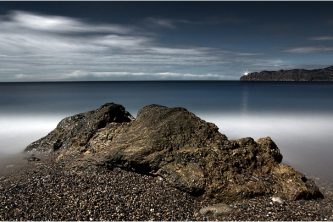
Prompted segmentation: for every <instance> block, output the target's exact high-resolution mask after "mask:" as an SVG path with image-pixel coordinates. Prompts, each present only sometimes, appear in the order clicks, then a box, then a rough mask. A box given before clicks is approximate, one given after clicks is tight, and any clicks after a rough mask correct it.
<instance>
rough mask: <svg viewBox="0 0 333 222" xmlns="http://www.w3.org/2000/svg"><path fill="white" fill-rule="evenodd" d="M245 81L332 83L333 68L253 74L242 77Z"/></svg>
mask: <svg viewBox="0 0 333 222" xmlns="http://www.w3.org/2000/svg"><path fill="white" fill-rule="evenodd" d="M240 80H245V81H332V80H333V66H330V67H327V68H324V69H313V70H306V69H292V70H279V71H262V72H253V73H249V74H247V75H244V76H242V77H241V78H240Z"/></svg>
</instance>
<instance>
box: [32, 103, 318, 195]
mask: <svg viewBox="0 0 333 222" xmlns="http://www.w3.org/2000/svg"><path fill="white" fill-rule="evenodd" d="M58 144H59V145H58ZM55 147H56V148H55ZM29 150H36V151H43V152H45V151H46V152H55V154H57V155H58V161H59V162H64V163H66V164H67V166H68V167H71V168H80V169H85V168H87V167H92V166H96V167H107V168H114V167H120V168H123V169H126V170H130V171H135V172H139V173H142V174H151V175H158V176H161V177H162V178H164V179H165V180H166V181H168V182H169V183H170V184H171V185H172V186H174V187H176V188H178V189H180V190H182V191H185V192H188V193H191V194H193V195H204V196H205V197H207V198H214V199H217V200H223V201H232V200H236V199H242V198H251V197H255V196H259V195H273V194H274V195H279V196H281V197H282V198H285V199H290V200H296V199H311V198H318V197H322V194H321V193H320V191H319V189H318V187H317V186H316V185H315V184H314V182H313V181H312V180H309V179H307V178H306V177H305V176H304V175H303V174H301V173H299V172H297V171H295V170H294V169H293V168H291V167H290V166H287V165H285V164H281V160H282V155H281V154H280V151H279V149H278V147H277V146H276V145H275V143H274V142H273V141H272V140H271V139H270V138H269V137H266V138H262V139H259V140H258V141H254V140H253V139H252V138H243V139H239V140H228V139H227V137H226V136H225V135H223V134H221V133H219V131H218V127H217V126H216V125H214V124H212V123H207V122H205V121H204V120H201V119H200V118H198V117H197V116H195V115H194V114H193V113H191V112H189V111H187V110H186V109H184V108H168V107H164V106H160V105H149V106H145V107H143V108H142V109H141V110H140V111H139V113H138V116H137V118H136V119H135V120H132V117H131V115H130V114H129V113H128V112H126V111H125V109H124V108H123V107H122V106H120V105H116V104H113V103H110V104H106V105H103V106H102V107H100V108H99V109H97V110H95V111H91V112H87V113H83V114H79V115H75V116H73V117H69V118H66V119H64V120H63V121H61V122H60V123H59V125H58V127H57V128H56V129H55V130H54V131H52V132H51V133H50V134H49V135H47V136H46V137H44V138H42V139H40V140H38V141H36V142H34V143H32V144H31V145H30V146H28V147H27V149H26V151H29Z"/></svg>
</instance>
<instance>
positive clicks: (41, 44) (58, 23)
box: [0, 11, 285, 81]
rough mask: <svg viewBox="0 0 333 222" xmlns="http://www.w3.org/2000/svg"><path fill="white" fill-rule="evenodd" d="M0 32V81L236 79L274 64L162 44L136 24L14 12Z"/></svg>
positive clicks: (3, 21)
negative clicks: (104, 22) (247, 71)
mask: <svg viewBox="0 0 333 222" xmlns="http://www.w3.org/2000/svg"><path fill="white" fill-rule="evenodd" d="M0 16H1V15H0ZM156 22H157V24H159V26H160V27H164V28H171V25H170V24H175V23H168V21H166V20H165V21H163V22H162V20H156ZM178 22H182V23H186V22H187V21H185V20H181V21H180V20H179V21H178ZM0 30H1V32H0V67H1V68H0V80H1V81H62V80H69V81H70V80H167V79H174V80H183V79H191V80H203V79H210V80H214V79H215V80H221V79H238V77H239V76H240V75H241V74H242V73H243V71H244V70H245V69H249V70H252V69H259V68H262V66H260V64H265V67H276V64H277V63H273V62H272V60H274V59H271V58H265V57H263V55H262V54H260V53H253V52H241V51H238V50H237V51H227V50H223V49H220V48H211V47H205V46H197V45H188V44H187V43H184V45H182V46H179V45H173V44H171V43H162V42H161V41H160V40H159V35H154V33H153V34H151V33H148V32H146V30H144V28H143V27H140V26H138V27H134V26H124V25H118V24H101V23H94V22H92V21H87V20H82V19H78V18H72V17H66V16H54V15H52V16H51V15H43V14H39V13H31V12H23V11H14V12H10V13H8V14H7V15H4V16H2V19H1V20H0ZM141 30H142V31H141ZM147 33H148V34H147ZM155 34H156V33H155ZM157 34H159V33H157ZM284 64H285V63H278V65H284ZM231 70H232V71H231Z"/></svg>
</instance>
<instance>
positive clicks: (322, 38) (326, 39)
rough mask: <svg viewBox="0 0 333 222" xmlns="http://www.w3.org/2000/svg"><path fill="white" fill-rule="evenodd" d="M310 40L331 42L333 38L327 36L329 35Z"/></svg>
mask: <svg viewBox="0 0 333 222" xmlns="http://www.w3.org/2000/svg"><path fill="white" fill-rule="evenodd" d="M310 39H311V40H315V41H331V40H333V36H329V35H323V36H315V37H312V38H310Z"/></svg>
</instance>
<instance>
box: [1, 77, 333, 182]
mask: <svg viewBox="0 0 333 222" xmlns="http://www.w3.org/2000/svg"><path fill="white" fill-rule="evenodd" d="M106 102H116V103H120V104H122V105H124V106H125V107H126V109H127V110H129V111H130V112H131V113H132V115H134V116H135V115H136V113H137V111H138V109H139V108H140V107H142V106H144V105H147V104H152V103H155V104H161V105H166V106H171V107H174V106H182V107H185V108H187V109H188V110H190V111H192V112H194V113H195V114H197V115H198V116H200V117H201V118H203V119H205V120H206V121H210V122H213V123H215V124H216V125H217V126H218V127H219V128H220V131H221V132H222V133H224V134H226V135H227V136H228V137H229V138H230V139H235V138H240V137H247V136H250V137H254V138H255V139H257V138H260V137H264V136H271V137H272V138H273V140H274V141H275V142H276V143H277V145H278V146H279V148H280V149H281V151H282V154H283V155H284V162H286V163H288V164H290V165H292V166H294V167H295V168H297V169H299V170H301V171H303V172H305V173H306V174H308V175H310V176H313V177H319V178H322V179H325V180H329V181H331V182H333V176H332V173H331V169H333V161H332V158H333V115H332V114H333V83H329V82H318V83H307V82H238V81H218V82H193V81H192V82H191V81H189V82H184V81H181V82H69V83H0V141H1V145H0V153H1V154H0V155H2V156H3V155H5V154H8V153H11V154H12V153H18V152H21V151H23V149H24V148H25V146H26V145H28V144H29V143H30V142H32V141H34V140H36V139H38V138H40V137H42V136H44V135H46V134H47V133H48V132H49V131H51V130H52V129H53V128H55V127H56V125H57V123H58V122H59V121H60V120H61V119H62V118H64V117H66V116H69V115H72V114H75V113H79V112H84V111H88V110H91V109H95V108H97V107H99V106H100V105H102V104H103V103H106Z"/></svg>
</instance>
